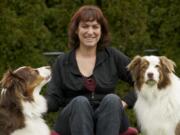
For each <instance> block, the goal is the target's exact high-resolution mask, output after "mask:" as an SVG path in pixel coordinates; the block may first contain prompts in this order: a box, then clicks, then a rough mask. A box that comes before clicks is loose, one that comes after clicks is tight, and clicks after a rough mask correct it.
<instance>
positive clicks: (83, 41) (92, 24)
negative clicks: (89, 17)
mask: <svg viewBox="0 0 180 135" xmlns="http://www.w3.org/2000/svg"><path fill="white" fill-rule="evenodd" d="M77 34H78V37H79V41H80V46H86V47H96V46H97V43H98V42H99V39H100V37H101V25H100V24H99V23H98V22H97V21H96V20H94V21H85V22H82V21H80V23H79V26H78V29H77Z"/></svg>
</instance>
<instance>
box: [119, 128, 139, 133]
mask: <svg viewBox="0 0 180 135" xmlns="http://www.w3.org/2000/svg"><path fill="white" fill-rule="evenodd" d="M119 135H138V130H137V129H136V128H134V127H129V128H128V129H127V130H126V131H125V132H123V133H120V134H119Z"/></svg>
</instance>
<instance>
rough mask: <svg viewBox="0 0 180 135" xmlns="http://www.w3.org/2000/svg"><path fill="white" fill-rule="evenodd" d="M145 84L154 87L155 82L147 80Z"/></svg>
mask: <svg viewBox="0 0 180 135" xmlns="http://www.w3.org/2000/svg"><path fill="white" fill-rule="evenodd" d="M146 84H147V85H149V86H154V85H155V84H156V81H154V80H148V81H147V82H146Z"/></svg>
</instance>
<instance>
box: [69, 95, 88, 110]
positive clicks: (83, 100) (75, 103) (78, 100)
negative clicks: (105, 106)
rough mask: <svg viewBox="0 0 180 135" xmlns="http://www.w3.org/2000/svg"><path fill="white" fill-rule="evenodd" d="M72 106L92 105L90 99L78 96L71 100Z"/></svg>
mask: <svg viewBox="0 0 180 135" xmlns="http://www.w3.org/2000/svg"><path fill="white" fill-rule="evenodd" d="M71 103H72V106H74V107H81V108H84V107H87V106H90V103H89V100H88V99H87V98H86V97H85V96H77V97H75V98H74V99H72V101H71Z"/></svg>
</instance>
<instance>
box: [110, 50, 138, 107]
mask: <svg viewBox="0 0 180 135" xmlns="http://www.w3.org/2000/svg"><path fill="white" fill-rule="evenodd" d="M113 51H114V53H113V54H114V57H115V63H116V66H117V69H118V76H119V78H120V79H121V80H123V81H125V82H127V83H129V84H130V86H131V87H133V84H134V82H133V81H132V77H131V74H130V72H129V71H128V70H127V65H128V64H129V62H130V59H129V58H128V57H127V56H126V55H124V54H123V53H121V52H120V51H118V50H117V49H115V48H113ZM122 99H123V100H124V101H125V102H126V103H127V105H128V108H132V107H133V106H134V104H135V102H136V99H137V96H136V92H135V90H133V89H132V90H130V91H129V92H128V93H127V95H125V96H124V97H123V98H122Z"/></svg>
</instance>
